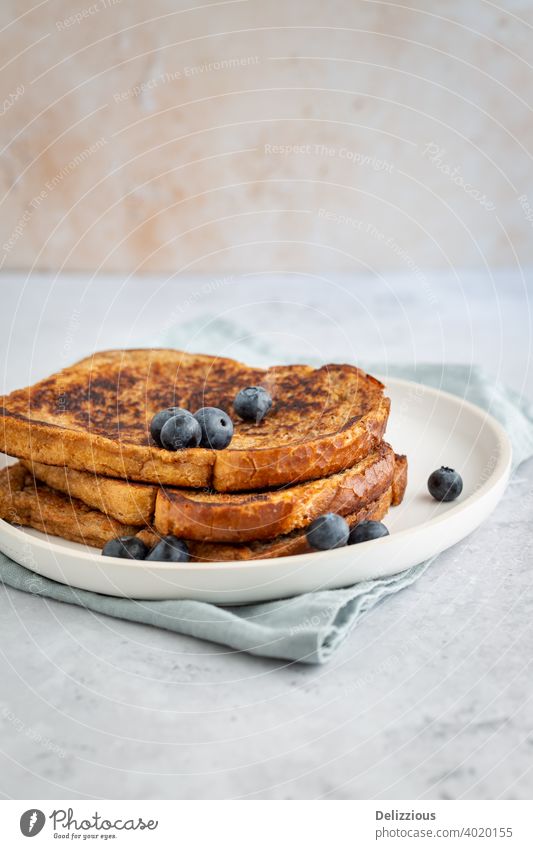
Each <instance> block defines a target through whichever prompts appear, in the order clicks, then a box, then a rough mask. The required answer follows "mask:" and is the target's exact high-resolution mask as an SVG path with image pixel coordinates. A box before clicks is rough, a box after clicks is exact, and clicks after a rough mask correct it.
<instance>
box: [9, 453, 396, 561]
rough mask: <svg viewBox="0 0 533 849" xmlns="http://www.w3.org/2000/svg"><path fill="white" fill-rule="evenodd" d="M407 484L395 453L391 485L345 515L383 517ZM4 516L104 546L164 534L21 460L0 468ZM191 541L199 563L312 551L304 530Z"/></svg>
mask: <svg viewBox="0 0 533 849" xmlns="http://www.w3.org/2000/svg"><path fill="white" fill-rule="evenodd" d="M406 484H407V460H406V458H405V457H404V456H401V455H400V456H398V455H397V456H396V460H395V467H394V477H393V480H392V484H391V485H390V486H389V487H388V489H386V490H385V491H384V492H383V493H382V494H381V495H380V496H379V497H378V498H377V499H376V500H374V501H372V502H369V503H368V504H366V505H364V506H362V507H360V508H359V509H358V510H357V511H355V512H353V513H351V514H349V515H347V516H346V517H345V518H346V521H347V522H348V524H349V525H350V527H353V526H354V525H356V524H358V523H359V522H362V521H365V520H366V519H374V520H377V521H379V520H381V519H383V518H384V516H385V515H386V513H387V511H388V509H389V507H390V506H391V504H392V505H396V504H399V503H400V502H401V501H402V499H403V496H404V493H405V487H406ZM0 518H1V519H5V520H6V521H8V522H11V523H12V524H17V525H23V526H25V527H30V528H35V529H36V530H39V531H42V532H44V533H47V534H49V535H51V536H59V537H61V538H62V539H67V540H71V541H72V542H79V543H85V544H86V545H89V546H94V547H95V548H102V547H103V546H104V545H105V543H106V542H107V541H108V540H110V539H112V538H114V537H117V536H133V535H135V534H136V535H137V536H139V537H141V539H143V540H144V542H146V543H147V544H148V545H153V544H154V543H155V542H157V540H158V539H159V537H160V534H158V533H157V532H155V531H154V530H152V529H151V528H146V529H145V530H143V531H139V528H138V527H133V526H131V525H125V524H123V523H121V522H118V521H117V520H116V519H110V518H109V517H108V516H106V515H104V514H103V513H101V512H100V511H99V510H95V509H93V508H91V507H89V506H87V505H86V504H84V503H83V502H82V501H80V500H79V499H76V498H70V497H69V496H68V495H65V494H63V493H60V492H55V491H54V490H53V489H51V488H50V487H49V486H46V485H45V484H43V483H41V482H39V481H36V480H35V478H34V477H33V475H32V474H31V473H30V472H29V471H28V470H27V469H26V468H25V467H24V466H23V465H22V463H17V464H16V465H14V466H10V467H9V468H7V469H3V470H2V471H0ZM188 545H189V549H190V552H191V556H192V558H193V559H194V560H196V561H200V562H201V561H206V562H216V561H227V560H258V559H260V558H265V557H284V556H288V555H290V554H302V553H306V552H308V551H310V549H309V547H308V545H307V540H306V536H305V531H304V530H294V531H292V532H291V533H289V534H282V535H280V536H278V537H276V538H275V539H272V540H262V541H256V542H248V543H245V544H231V543H218V542H199V541H195V540H191V541H188Z"/></svg>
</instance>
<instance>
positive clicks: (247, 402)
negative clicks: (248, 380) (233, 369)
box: [233, 386, 272, 424]
mask: <svg viewBox="0 0 533 849" xmlns="http://www.w3.org/2000/svg"><path fill="white" fill-rule="evenodd" d="M271 406H272V398H271V396H270V395H269V393H268V392H267V391H266V389H263V387H262V386H248V387H246V389H241V391H240V392H239V393H238V394H237V396H236V397H235V401H234V402H233V407H234V410H235V412H236V413H237V415H238V416H239V417H240V418H241V419H244V421H245V422H255V423H256V424H259V422H261V421H262V420H263V419H264V417H265V416H266V414H267V413H268V411H269V410H270V408H271Z"/></svg>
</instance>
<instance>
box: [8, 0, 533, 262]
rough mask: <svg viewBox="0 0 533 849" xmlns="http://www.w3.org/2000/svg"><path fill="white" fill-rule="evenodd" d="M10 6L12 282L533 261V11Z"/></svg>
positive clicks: (104, 3)
mask: <svg viewBox="0 0 533 849" xmlns="http://www.w3.org/2000/svg"><path fill="white" fill-rule="evenodd" d="M34 5H35V9H32V5H31V4H30V2H20V0H3V2H2V4H1V7H0V16H1V21H0V28H1V29H2V31H1V33H0V45H1V51H0V57H1V64H2V65H3V70H2V75H1V85H2V101H3V102H2V106H1V108H0V113H1V114H0V121H1V123H0V127H1V130H2V133H1V147H2V156H1V186H0V191H1V196H2V200H1V204H2V215H1V221H0V227H1V234H0V246H1V247H0V262H1V265H2V267H3V268H4V269H28V270H29V269H34V268H39V269H53V270H59V269H70V270H99V269H105V270H108V271H109V270H116V271H121V272H122V271H127V272H131V271H139V272H148V271H164V272H170V273H174V272H180V271H204V272H209V273H218V272H221V271H233V270H236V271H240V270H248V269H250V270H259V271H262V270H264V271H283V270H311V271H313V270H320V269H327V270H350V271H358V270H368V269H374V270H376V271H381V270H384V269H390V268H394V269H399V270H402V271H405V272H406V273H409V274H412V275H415V276H416V274H417V273H418V272H419V270H420V269H422V268H428V267H429V268H432V267H435V268H449V267H450V266H459V265H460V266H473V267H485V266H487V265H491V266H502V265H510V266H516V265H517V264H520V265H521V264H524V263H527V262H531V261H532V259H533V249H532V245H533V230H532V228H533V185H532V178H531V174H532V107H533V65H532V63H533V49H532V45H533V6H532V3H531V2H519V1H518V0H510V1H509V2H506V3H504V4H499V5H498V4H497V3H493V2H490V3H489V2H484V0H472V2H465V0H463V1H462V2H454V0H451V2H442V0H441V2H438V0H426V1H425V2H422V0H411V2H410V3H409V4H400V3H395V2H384V0H364V2H354V0H335V2H324V0H322V2H321V0H293V2H290V0H285V2H281V0H273V1H272V0H270V2H265V0H231V1H230V2H217V3H207V2H202V3H199V2H193V0H182V2H180V3H174V2H170V0H151V2H149V3H147V2H141V0H96V2H94V3H91V2H84V0H81V2H74V3H73V2H67V1H66V0H49V2H41V3H38V4H34Z"/></svg>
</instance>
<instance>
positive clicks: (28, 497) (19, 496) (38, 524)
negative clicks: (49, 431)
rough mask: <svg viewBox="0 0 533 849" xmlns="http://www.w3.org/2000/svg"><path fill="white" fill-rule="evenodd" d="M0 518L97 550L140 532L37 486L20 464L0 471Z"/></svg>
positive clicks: (62, 495)
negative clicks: (108, 543)
mask: <svg viewBox="0 0 533 849" xmlns="http://www.w3.org/2000/svg"><path fill="white" fill-rule="evenodd" d="M0 518H1V519H5V520H6V521H7V522H10V523H11V524H13V525H22V526H23V527H27V528H35V530H37V531H42V532H43V533H46V534H51V535H52V536H57V537H61V538H62V539H68V540H70V541H71V542H83V543H85V544H86V545H91V546H94V547H96V548H101V547H102V546H103V545H104V544H105V542H106V540H108V539H113V538H114V537H117V536H133V535H134V534H136V533H137V532H138V530H139V528H138V527H137V526H133V525H127V524H124V523H123V522H119V521H117V519H112V518H111V517H110V516H107V515H106V514H105V513H101V512H100V511H99V510H94V509H93V508H92V507H89V506H88V505H87V504H84V503H83V501H80V500H79V499H77V498H69V497H68V496H67V495H64V494H63V493H61V492H56V491H55V490H53V489H51V488H50V487H49V486H46V485H45V484H42V483H39V482H38V481H36V480H35V478H34V477H33V475H32V474H31V473H30V472H29V471H28V470H27V469H26V468H25V467H24V466H23V465H22V463H17V464H16V465H14V466H9V467H8V468H6V469H2V471H0Z"/></svg>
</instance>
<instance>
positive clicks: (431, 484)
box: [428, 466, 463, 501]
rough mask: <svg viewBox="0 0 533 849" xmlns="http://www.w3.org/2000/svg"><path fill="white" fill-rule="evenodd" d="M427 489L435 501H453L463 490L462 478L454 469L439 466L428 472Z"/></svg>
mask: <svg viewBox="0 0 533 849" xmlns="http://www.w3.org/2000/svg"><path fill="white" fill-rule="evenodd" d="M428 489H429V494H430V495H432V496H433V498H435V500H436V501H455V499H456V498H457V497H458V496H459V495H461V493H462V491H463V479H462V477H461V475H460V474H459V473H458V472H456V471H455V469H450V468H448V466H441V467H440V469H437V470H436V471H435V472H432V473H431V474H430V476H429V478H428Z"/></svg>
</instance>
